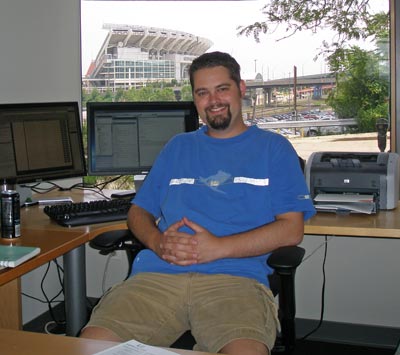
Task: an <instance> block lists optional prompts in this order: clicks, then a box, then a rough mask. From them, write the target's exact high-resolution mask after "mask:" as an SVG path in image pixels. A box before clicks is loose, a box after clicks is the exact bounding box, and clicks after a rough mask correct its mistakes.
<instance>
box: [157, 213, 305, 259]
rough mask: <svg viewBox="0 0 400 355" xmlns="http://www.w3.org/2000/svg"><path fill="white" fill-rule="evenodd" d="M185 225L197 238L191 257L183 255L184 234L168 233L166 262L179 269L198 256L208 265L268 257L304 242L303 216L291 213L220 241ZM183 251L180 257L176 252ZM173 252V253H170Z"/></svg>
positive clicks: (202, 231)
mask: <svg viewBox="0 0 400 355" xmlns="http://www.w3.org/2000/svg"><path fill="white" fill-rule="evenodd" d="M183 223H184V224H185V225H187V226H188V227H189V228H191V229H192V230H193V231H194V232H195V234H194V235H193V236H192V238H191V242H192V243H191V244H195V246H194V247H193V245H192V249H191V250H190V253H191V254H190V253H188V254H187V255H185V253H184V252H183V251H184V250H185V248H186V246H185V245H180V243H181V242H180V241H181V240H182V241H185V239H184V238H183V237H184V236H185V233H181V232H179V231H176V230H171V231H166V232H165V233H164V234H165V237H166V242H165V244H167V245H166V246H165V247H164V248H165V252H164V254H163V258H164V259H165V260H166V261H169V262H173V263H175V264H178V265H187V258H190V259H192V258H193V257H191V255H196V258H197V260H196V262H198V263H205V262H210V261H213V260H217V259H222V258H242V257H250V256H257V255H263V254H266V253H269V252H271V251H273V250H275V249H278V248H280V247H282V246H288V245H297V244H299V243H300V242H301V241H302V240H303V233H304V222H303V213H301V212H289V213H284V214H281V215H279V216H277V217H276V221H275V222H272V223H269V224H266V225H263V226H261V227H258V228H255V229H253V230H250V231H246V232H243V233H238V234H235V235H231V236H226V237H223V238H218V237H216V236H215V235H213V234H212V233H211V232H210V231H208V230H207V229H205V228H203V227H202V226H200V225H198V224H196V223H195V222H193V221H190V220H188V219H187V218H183ZM178 248H179V249H180V250H181V251H182V252H180V253H179V254H177V253H176V252H175V251H174V250H176V249H178ZM169 251H171V253H169Z"/></svg>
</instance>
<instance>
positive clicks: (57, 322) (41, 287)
mask: <svg viewBox="0 0 400 355" xmlns="http://www.w3.org/2000/svg"><path fill="white" fill-rule="evenodd" d="M50 265H51V263H50V262H49V263H47V268H46V271H45V273H44V275H43V277H42V281H41V282H40V289H41V290H42V294H43V296H44V298H45V299H46V301H47V306H48V309H49V313H50V316H51V318H52V319H53V320H54V322H55V323H56V324H57V325H63V324H65V315H64V320H61V321H60V320H57V319H56V317H55V315H54V312H53V308H52V306H51V303H52V301H53V300H55V299H56V298H57V297H58V296H59V295H60V294H63V293H64V288H63V283H61V290H60V291H59V292H58V293H57V294H56V295H55V296H54V297H53V298H52V299H51V300H50V299H49V298H48V297H47V295H46V292H45V290H44V280H45V279H46V276H47V274H48V272H49V270H50ZM56 265H57V266H58V264H57V263H56ZM57 270H59V268H58V267H57Z"/></svg>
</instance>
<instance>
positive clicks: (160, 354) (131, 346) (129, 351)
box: [94, 340, 178, 355]
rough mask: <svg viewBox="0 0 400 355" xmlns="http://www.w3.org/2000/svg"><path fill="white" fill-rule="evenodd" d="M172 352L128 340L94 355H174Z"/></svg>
mask: <svg viewBox="0 0 400 355" xmlns="http://www.w3.org/2000/svg"><path fill="white" fill-rule="evenodd" d="M176 354H178V353H175V352H173V351H169V350H165V349H162V348H158V347H155V346H150V345H146V344H143V343H140V342H138V341H136V340H129V341H127V342H125V343H121V344H118V345H116V346H113V347H112V348H109V349H106V350H103V351H100V352H98V353H96V354H94V355H176Z"/></svg>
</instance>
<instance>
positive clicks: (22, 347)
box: [0, 329, 212, 355]
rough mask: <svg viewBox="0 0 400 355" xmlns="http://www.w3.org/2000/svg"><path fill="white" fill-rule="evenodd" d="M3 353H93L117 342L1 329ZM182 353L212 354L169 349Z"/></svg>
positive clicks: (40, 354)
mask: <svg viewBox="0 0 400 355" xmlns="http://www.w3.org/2000/svg"><path fill="white" fill-rule="evenodd" d="M0 344H1V353H2V354H7V355H21V354H29V355H54V354H57V355H92V354H95V353H97V352H99V351H101V350H105V349H108V348H110V347H112V346H114V345H117V343H114V342H111V341H100V340H90V339H81V338H73V337H64V336H60V335H48V334H41V333H31V332H21V331H17V330H9V329H0ZM28 347H29V348H28ZM28 349H29V350H28ZM169 350H171V351H173V352H175V353H177V354H181V355H207V354H208V355H212V354H211V353H204V352H200V351H189V350H180V349H169Z"/></svg>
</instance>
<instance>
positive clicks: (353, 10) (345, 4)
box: [238, 0, 389, 56]
mask: <svg viewBox="0 0 400 355" xmlns="http://www.w3.org/2000/svg"><path fill="white" fill-rule="evenodd" d="M370 2H372V1H370V0H324V1H322V0H307V1H304V0H268V1H267V4H266V5H265V6H264V7H263V8H262V10H261V11H262V14H263V15H264V16H265V17H266V19H265V21H261V22H255V23H253V24H251V25H248V26H240V27H238V30H239V34H240V35H246V36H249V35H253V36H254V38H255V40H256V41H257V42H259V41H260V35H261V34H272V33H273V32H274V31H275V30H276V28H277V26H279V25H282V26H285V27H286V28H285V30H286V31H285V32H286V34H285V35H283V36H282V38H281V39H284V38H287V37H291V36H293V35H294V34H296V33H297V32H300V31H311V32H316V31H320V30H323V29H330V30H332V31H334V32H335V33H336V37H335V38H334V39H333V40H332V42H331V43H328V42H327V41H324V42H323V43H322V47H321V51H320V53H318V54H322V53H324V54H326V55H327V56H332V55H333V56H335V55H336V54H337V52H338V51H340V50H341V49H343V48H346V45H347V44H348V43H349V42H350V41H351V40H367V39H369V40H371V41H374V40H376V36H377V35H379V34H380V35H381V34H382V33H383V32H385V31H386V33H387V32H388V28H389V13H383V12H379V13H372V11H371V8H370Z"/></svg>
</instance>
